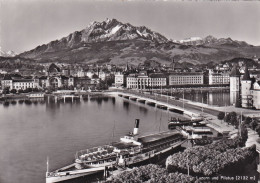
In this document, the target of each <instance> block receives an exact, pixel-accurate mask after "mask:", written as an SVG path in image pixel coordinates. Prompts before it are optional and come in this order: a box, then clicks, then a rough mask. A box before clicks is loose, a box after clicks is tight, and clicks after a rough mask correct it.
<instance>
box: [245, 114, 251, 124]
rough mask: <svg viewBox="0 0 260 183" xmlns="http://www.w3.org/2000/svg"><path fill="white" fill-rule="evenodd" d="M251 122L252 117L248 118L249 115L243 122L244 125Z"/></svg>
mask: <svg viewBox="0 0 260 183" xmlns="http://www.w3.org/2000/svg"><path fill="white" fill-rule="evenodd" d="M251 122H252V118H250V117H249V116H248V117H246V119H245V121H244V123H245V124H246V125H249V124H250V123H251Z"/></svg>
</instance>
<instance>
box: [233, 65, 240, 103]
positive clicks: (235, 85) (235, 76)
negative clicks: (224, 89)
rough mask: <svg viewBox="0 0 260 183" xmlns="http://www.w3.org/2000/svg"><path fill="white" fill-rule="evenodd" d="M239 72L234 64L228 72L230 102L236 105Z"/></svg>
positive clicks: (238, 91)
mask: <svg viewBox="0 0 260 183" xmlns="http://www.w3.org/2000/svg"><path fill="white" fill-rule="evenodd" d="M239 101H240V72H239V70H238V67H237V65H236V64H235V65H234V66H233V68H232V70H231V73H230V103H231V104H232V105H235V106H236V107H241V106H240V102H239Z"/></svg>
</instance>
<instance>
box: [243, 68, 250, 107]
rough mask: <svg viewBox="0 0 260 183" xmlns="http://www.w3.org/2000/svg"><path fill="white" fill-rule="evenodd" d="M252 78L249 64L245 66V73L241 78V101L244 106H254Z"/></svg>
mask: <svg viewBox="0 0 260 183" xmlns="http://www.w3.org/2000/svg"><path fill="white" fill-rule="evenodd" d="M251 85H252V80H251V79H250V75H249V71H248V68H247V65H246V66H245V74H244V75H243V78H242V80H241V99H242V100H241V101H242V107H245V108H252V94H251Z"/></svg>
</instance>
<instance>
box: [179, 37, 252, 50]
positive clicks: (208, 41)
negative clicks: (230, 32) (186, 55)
mask: <svg viewBox="0 0 260 183" xmlns="http://www.w3.org/2000/svg"><path fill="white" fill-rule="evenodd" d="M175 42H176V43H180V44H184V45H193V46H198V45H204V46H230V47H248V46H252V45H249V44H247V43H246V42H244V41H236V40H232V39H231V38H219V39H218V38H215V37H213V36H207V37H205V38H200V37H191V38H186V39H183V40H179V41H175Z"/></svg>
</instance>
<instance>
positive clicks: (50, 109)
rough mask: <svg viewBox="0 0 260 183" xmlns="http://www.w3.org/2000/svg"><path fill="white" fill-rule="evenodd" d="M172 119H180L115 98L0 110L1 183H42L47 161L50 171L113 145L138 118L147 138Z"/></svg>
mask: <svg viewBox="0 0 260 183" xmlns="http://www.w3.org/2000/svg"><path fill="white" fill-rule="evenodd" d="M171 116H175V117H180V116H178V115H177V114H175V113H172V112H170V113H168V112H166V111H163V110H160V109H156V108H155V107H152V106H148V105H145V104H141V103H138V102H134V101H129V100H127V99H123V98H119V97H116V98H112V97H104V98H100V99H91V100H90V99H89V100H88V101H82V102H75V101H74V102H73V103H72V102H67V103H63V102H60V103H48V102H45V103H40V102H38V103H32V104H25V103H22V104H21V103H19V102H17V103H14V102H13V104H11V103H10V104H9V105H8V106H4V105H3V104H0V182H1V183H18V182H19V183H44V182H45V172H46V160H47V156H48V157H49V165H50V170H54V169H57V168H60V167H62V166H65V165H68V164H70V163H72V162H73V160H74V155H75V152H76V151H78V150H81V149H86V148H89V147H92V146H98V145H104V144H107V143H109V142H111V141H117V140H118V139H119V137H120V136H122V135H124V134H126V133H128V132H129V131H132V129H133V126H134V120H135V119H136V118H139V119H140V133H141V134H148V133H149V132H158V131H159V129H160V130H161V131H163V130H167V122H168V119H169V117H171ZM160 123H161V125H160ZM114 124H115V130H114V137H113V127H114Z"/></svg>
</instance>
